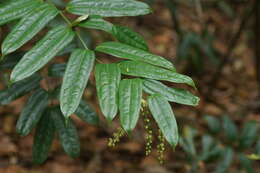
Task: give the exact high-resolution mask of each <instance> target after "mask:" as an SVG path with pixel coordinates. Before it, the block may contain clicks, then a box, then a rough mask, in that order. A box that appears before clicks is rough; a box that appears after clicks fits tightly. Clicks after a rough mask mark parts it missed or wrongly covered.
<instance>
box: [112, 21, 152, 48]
mask: <svg viewBox="0 0 260 173" xmlns="http://www.w3.org/2000/svg"><path fill="white" fill-rule="evenodd" d="M112 34H113V36H114V37H115V38H116V39H117V40H118V41H120V42H121V43H125V44H127V45H130V46H133V47H135V48H139V49H142V50H145V51H148V46H147V43H146V41H145V40H144V39H143V37H142V36H141V35H140V34H138V33H136V32H134V31H132V30H131V29H129V28H128V27H125V26H117V25H115V26H113V30H112Z"/></svg>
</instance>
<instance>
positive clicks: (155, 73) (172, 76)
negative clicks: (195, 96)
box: [118, 61, 195, 88]
mask: <svg viewBox="0 0 260 173" xmlns="http://www.w3.org/2000/svg"><path fill="white" fill-rule="evenodd" d="M118 65H119V67H120V69H121V73H122V74H125V75H129V76H139V77H144V78H150V79H156V80H164V81H169V82H174V83H184V84H187V85H190V86H192V87H194V88H195V84H194V82H193V80H192V79H191V78H190V77H188V76H185V75H182V74H179V73H176V72H173V71H170V70H166V69H163V68H160V67H156V66H153V65H150V64H146V63H142V62H135V61H123V62H120V63H119V64H118Z"/></svg>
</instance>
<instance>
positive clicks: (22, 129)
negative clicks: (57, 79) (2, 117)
mask: <svg viewBox="0 0 260 173" xmlns="http://www.w3.org/2000/svg"><path fill="white" fill-rule="evenodd" d="M47 105H48V93H47V92H46V91H45V90H43V89H38V90H37V91H35V92H34V93H33V95H32V96H31V97H30V98H29V100H28V102H27V103H26V106H25V107H24V109H23V110H22V113H21V115H20V117H19V119H18V121H17V124H16V132H17V133H18V134H20V135H21V136H26V135H28V134H29V133H30V132H31V130H32V129H33V128H34V127H35V126H36V124H37V123H38V122H39V120H40V119H41V116H42V114H43V111H44V109H45V108H46V107H47Z"/></svg>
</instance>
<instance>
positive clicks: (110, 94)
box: [95, 64, 121, 121]
mask: <svg viewBox="0 0 260 173" xmlns="http://www.w3.org/2000/svg"><path fill="white" fill-rule="evenodd" d="M95 79H96V87H97V95H98V100H99V105H100V107H101V111H102V113H103V114H104V116H105V117H106V118H107V119H108V120H110V121H112V120H113V118H114V117H115V116H116V114H117V111H118V105H117V102H118V87H119V82H120V79H121V74H120V69H119V67H118V66H117V64H97V65H96V70H95Z"/></svg>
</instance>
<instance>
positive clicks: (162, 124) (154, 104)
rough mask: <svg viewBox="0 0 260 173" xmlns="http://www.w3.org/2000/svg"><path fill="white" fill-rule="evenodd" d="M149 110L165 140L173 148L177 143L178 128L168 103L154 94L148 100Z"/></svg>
mask: <svg viewBox="0 0 260 173" xmlns="http://www.w3.org/2000/svg"><path fill="white" fill-rule="evenodd" d="M148 105H149V109H150V111H151V113H152V115H153V117H154V119H155V121H156V122H157V124H158V126H159V128H160V130H161V131H162V134H163V135H164V137H165V138H166V140H167V141H168V142H169V143H170V144H171V146H172V147H175V146H176V145H177V143H178V138H179V135H178V127H177V123H176V120H175V117H174V114H173V111H172V108H171V106H170V104H169V103H168V101H167V100H166V99H165V98H164V97H163V96H161V95H159V94H155V95H152V96H150V97H149V98H148Z"/></svg>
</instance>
